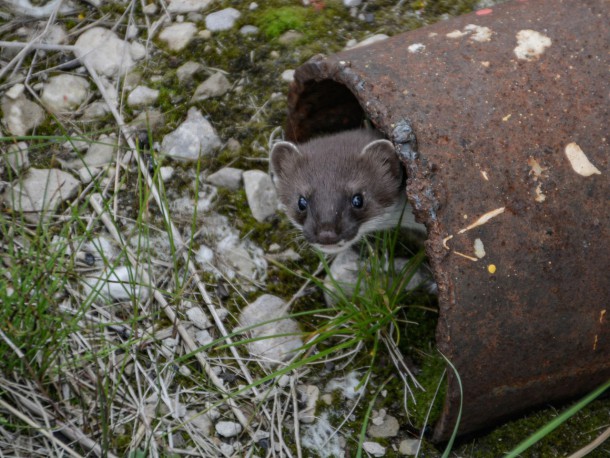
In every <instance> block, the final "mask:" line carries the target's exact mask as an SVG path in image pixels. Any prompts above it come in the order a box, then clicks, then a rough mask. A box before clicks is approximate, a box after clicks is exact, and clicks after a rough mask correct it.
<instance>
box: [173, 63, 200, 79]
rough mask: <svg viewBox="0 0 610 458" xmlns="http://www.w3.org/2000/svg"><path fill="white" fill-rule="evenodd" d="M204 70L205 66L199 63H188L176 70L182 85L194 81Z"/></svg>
mask: <svg viewBox="0 0 610 458" xmlns="http://www.w3.org/2000/svg"><path fill="white" fill-rule="evenodd" d="M202 70H203V65H201V64H200V63H199V62H193V61H188V62H186V63H184V64H182V65H181V66H180V67H178V69H177V70H176V76H177V77H178V81H180V82H181V83H187V82H190V81H192V80H193V77H194V76H195V75H196V74H197V73H200V72H201V71H202Z"/></svg>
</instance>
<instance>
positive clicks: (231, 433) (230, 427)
mask: <svg viewBox="0 0 610 458" xmlns="http://www.w3.org/2000/svg"><path fill="white" fill-rule="evenodd" d="M214 427H215V428H216V433H217V434H218V435H220V436H222V437H235V436H237V435H238V434H239V433H241V430H242V427H241V425H240V424H239V423H235V422H233V421H219V422H218V423H216V425H215V426H214Z"/></svg>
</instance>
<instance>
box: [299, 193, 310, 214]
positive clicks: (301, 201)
mask: <svg viewBox="0 0 610 458" xmlns="http://www.w3.org/2000/svg"><path fill="white" fill-rule="evenodd" d="M308 203H309V202H307V199H306V198H305V197H303V196H299V201H298V202H297V206H298V207H299V211H301V212H304V211H305V210H307V204H308Z"/></svg>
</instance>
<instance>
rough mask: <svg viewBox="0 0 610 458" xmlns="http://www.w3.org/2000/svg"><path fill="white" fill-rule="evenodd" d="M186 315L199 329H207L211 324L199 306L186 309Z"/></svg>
mask: <svg viewBox="0 0 610 458" xmlns="http://www.w3.org/2000/svg"><path fill="white" fill-rule="evenodd" d="M186 316H187V317H188V319H189V320H191V322H192V323H193V324H194V325H195V326H196V327H198V328H199V329H207V328H209V327H210V326H212V324H211V323H210V320H208V317H207V316H205V313H203V310H201V309H200V308H199V307H192V308H190V309H188V310H187V311H186Z"/></svg>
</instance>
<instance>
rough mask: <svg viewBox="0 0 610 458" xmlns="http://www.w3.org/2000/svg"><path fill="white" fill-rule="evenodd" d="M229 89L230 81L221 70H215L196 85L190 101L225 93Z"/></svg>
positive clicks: (198, 100)
mask: <svg viewBox="0 0 610 458" xmlns="http://www.w3.org/2000/svg"><path fill="white" fill-rule="evenodd" d="M229 89H231V83H230V82H229V80H228V79H227V77H226V76H225V75H224V74H223V73H222V72H216V73H214V74H213V75H212V76H210V77H209V78H208V79H206V80H205V81H204V82H203V83H201V84H200V85H199V86H197V89H195V94H194V95H193V98H192V99H191V103H194V102H200V101H202V100H205V99H209V98H211V97H220V96H222V95H225V94H226V93H227V92H228V91H229Z"/></svg>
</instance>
